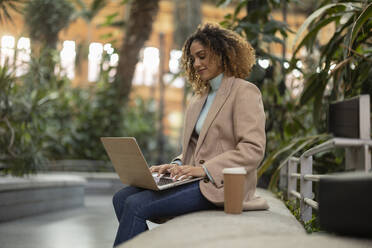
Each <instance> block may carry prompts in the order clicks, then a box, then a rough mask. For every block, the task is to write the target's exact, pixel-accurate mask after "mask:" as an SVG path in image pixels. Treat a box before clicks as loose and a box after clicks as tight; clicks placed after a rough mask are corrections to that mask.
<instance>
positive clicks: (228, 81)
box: [193, 77, 233, 155]
mask: <svg viewBox="0 0 372 248" xmlns="http://www.w3.org/2000/svg"><path fill="white" fill-rule="evenodd" d="M232 81H233V79H232V78H229V77H224V78H223V79H222V83H221V86H220V88H219V89H218V91H217V94H216V96H215V98H214V100H213V103H212V105H211V107H210V109H209V111H208V114H207V117H206V118H205V121H204V123H203V127H202V129H201V131H200V134H199V138H198V143H197V144H196V148H195V155H196V154H198V152H199V149H200V146H201V145H202V144H203V142H204V138H205V136H206V134H207V132H208V129H209V127H210V126H211V124H212V122H213V120H214V119H215V118H216V116H217V114H218V112H219V111H220V109H221V108H222V106H223V104H224V103H225V102H226V99H227V97H228V96H229V94H230V90H231V86H232ZM199 112H200V111H199ZM198 116H199V114H198ZM198 116H197V117H198ZM195 122H196V120H195ZM194 126H195V123H194V124H193V128H194Z"/></svg>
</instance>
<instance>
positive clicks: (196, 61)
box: [194, 59, 200, 69]
mask: <svg viewBox="0 0 372 248" xmlns="http://www.w3.org/2000/svg"><path fill="white" fill-rule="evenodd" d="M199 66H200V60H199V59H195V60H194V68H195V69H197V68H198V67H199Z"/></svg>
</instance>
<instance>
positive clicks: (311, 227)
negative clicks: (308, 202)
mask: <svg viewBox="0 0 372 248" xmlns="http://www.w3.org/2000/svg"><path fill="white" fill-rule="evenodd" d="M276 196H277V197H278V198H279V199H280V200H282V201H283V202H284V204H285V206H286V207H287V208H288V209H289V211H291V213H292V214H293V216H294V217H296V219H297V220H298V221H299V222H300V223H301V224H302V225H303V226H304V228H305V230H306V232H307V233H309V234H310V233H313V232H319V231H321V228H320V223H319V219H318V217H317V214H316V213H313V215H312V218H311V220H310V221H308V222H306V223H304V222H303V221H302V220H301V214H300V203H299V201H297V200H293V201H292V200H286V199H285V197H284V194H283V192H281V191H279V192H276Z"/></svg>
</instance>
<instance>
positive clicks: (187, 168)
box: [170, 165, 206, 180]
mask: <svg viewBox="0 0 372 248" xmlns="http://www.w3.org/2000/svg"><path fill="white" fill-rule="evenodd" d="M170 173H171V177H174V179H175V180H177V179H178V178H180V177H182V176H183V177H184V178H187V177H205V176H206V174H205V172H204V170H203V168H202V167H195V166H191V165H182V166H174V167H173V168H172V169H170Z"/></svg>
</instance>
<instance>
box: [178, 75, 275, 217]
mask: <svg viewBox="0 0 372 248" xmlns="http://www.w3.org/2000/svg"><path fill="white" fill-rule="evenodd" d="M206 99H207V94H204V95H203V96H198V95H196V96H194V97H193V98H192V99H191V100H190V103H189V105H188V108H187V109H186V113H185V123H184V131H183V143H182V154H181V155H180V156H179V157H178V158H179V159H181V161H182V163H183V164H189V165H195V166H201V165H202V164H204V166H205V167H206V168H207V169H208V171H209V173H210V174H211V176H212V177H213V179H214V181H215V183H216V185H214V184H212V183H211V182H209V181H205V180H204V181H200V190H201V192H202V194H203V195H204V196H205V197H206V198H207V199H208V200H209V201H211V202H213V203H214V204H216V205H218V206H222V205H223V202H224V187H223V174H222V170H223V169H224V168H230V167H240V166H244V167H245V168H246V171H247V175H246V184H245V198H244V204H243V207H244V210H255V209H267V208H268V205H267V203H266V201H265V200H264V199H262V198H260V197H257V196H255V191H256V184H257V167H258V165H259V164H260V162H261V160H262V158H263V155H264V151H265V144H266V137H265V113H264V108H263V104H262V99H261V93H260V91H259V89H258V88H257V87H256V86H255V85H254V84H251V83H249V82H247V81H245V80H243V79H238V78H234V77H224V78H223V80H222V83H221V86H220V88H219V89H218V91H217V94H216V96H215V98H214V102H213V104H212V106H211V107H210V109H209V112H208V115H207V117H206V119H205V121H204V124H203V127H202V129H201V132H200V135H199V138H198V140H197V141H196V140H194V139H192V133H193V130H194V128H195V124H196V122H197V120H198V117H199V114H200V111H201V110H202V107H203V105H204V102H205V101H206Z"/></svg>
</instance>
